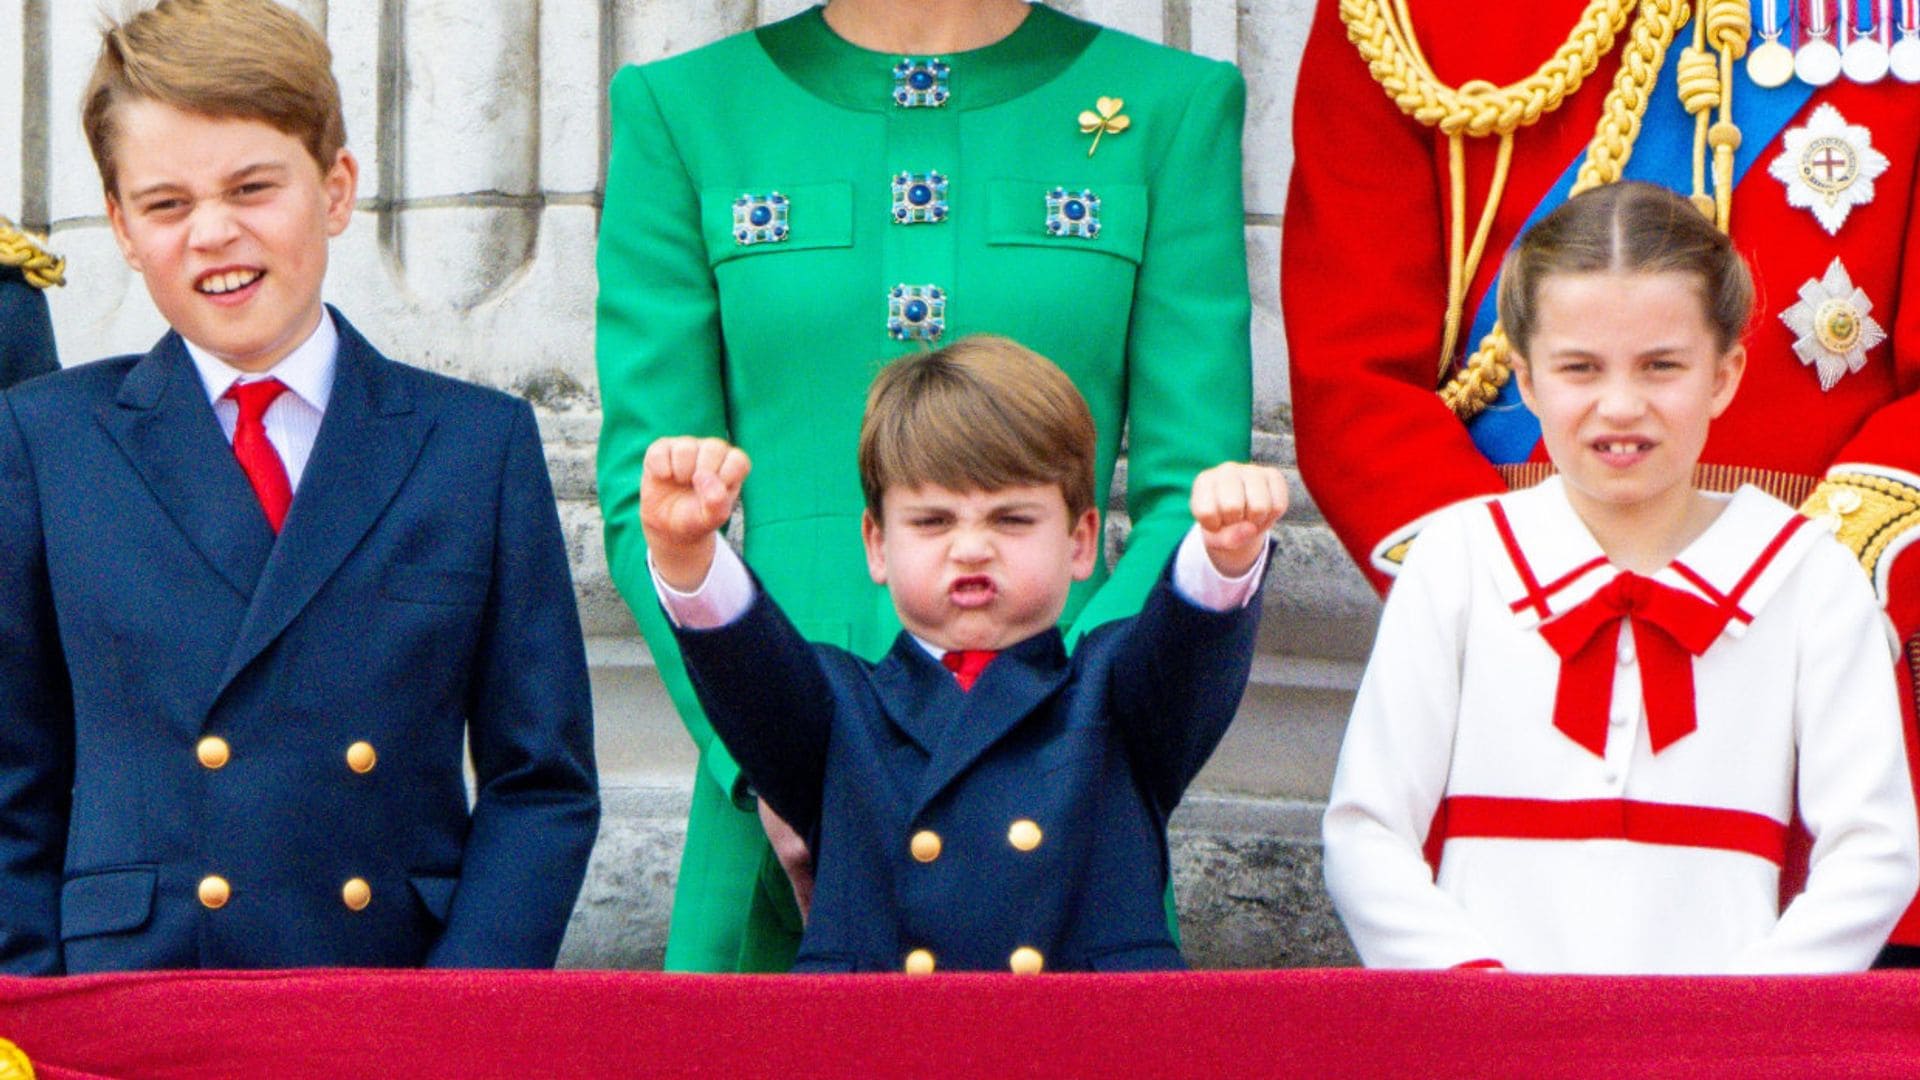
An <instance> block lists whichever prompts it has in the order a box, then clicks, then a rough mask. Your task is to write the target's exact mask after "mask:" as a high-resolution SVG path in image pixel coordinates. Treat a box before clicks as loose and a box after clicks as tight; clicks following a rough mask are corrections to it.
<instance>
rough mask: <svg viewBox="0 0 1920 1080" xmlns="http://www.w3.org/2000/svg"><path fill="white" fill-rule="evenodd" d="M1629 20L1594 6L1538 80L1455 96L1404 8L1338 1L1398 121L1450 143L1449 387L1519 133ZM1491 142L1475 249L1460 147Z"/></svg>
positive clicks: (1613, 3)
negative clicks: (1493, 152)
mask: <svg viewBox="0 0 1920 1080" xmlns="http://www.w3.org/2000/svg"><path fill="white" fill-rule="evenodd" d="M1389 2H1390V3H1391V6H1390V7H1389ZM1631 11H1632V5H1631V0H1590V2H1589V3H1588V5H1587V8H1586V10H1585V11H1584V12H1582V13H1581V16H1580V21H1579V23H1578V24H1576V25H1575V26H1574V29H1573V33H1572V34H1571V35H1569V36H1568V38H1567V40H1566V41H1565V42H1563V43H1562V44H1561V46H1560V48H1559V49H1557V50H1555V52H1554V54H1553V56H1552V57H1551V58H1549V59H1548V60H1547V62H1546V63H1544V64H1542V65H1540V67H1539V68H1538V69H1536V70H1535V71H1534V73H1533V74H1531V75H1529V76H1527V77H1526V78H1524V79H1521V80H1520V81H1519V82H1516V83H1513V84H1512V85H1510V86H1504V87H1503V86H1495V85H1494V84H1492V83H1490V82H1486V81H1485V80H1481V79H1474V80H1470V81H1468V82H1464V83H1461V84H1460V85H1459V86H1458V87H1452V86H1448V85H1446V84H1445V83H1443V82H1441V81H1440V80H1439V78H1438V77H1436V76H1435V75H1434V73H1433V69H1432V67H1431V66H1429V65H1428V63H1427V59H1426V56H1425V54H1423V53H1422V52H1421V50H1420V42H1419V39H1418V37H1416V36H1415V34H1414V32H1413V20H1412V18H1411V16H1410V15H1409V14H1408V11H1407V3H1406V0H1341V4H1340V18H1341V20H1342V21H1343V22H1344V23H1345V24H1346V28H1347V38H1348V40H1350V41H1352V42H1353V44H1354V47H1355V48H1356V49H1358V50H1359V52H1360V56H1361V59H1363V60H1365V61H1366V62H1367V70H1368V71H1369V72H1370V73H1371V74H1372V75H1373V77H1374V79H1375V80H1376V81H1378V82H1379V83H1380V85H1381V86H1383V87H1385V88H1386V91H1387V94H1388V96H1389V97H1391V98H1393V101H1394V103H1395V104H1396V105H1398V106H1399V107H1400V110H1401V111H1402V112H1404V113H1406V114H1407V115H1408V116H1411V117H1413V118H1414V119H1416V120H1418V121H1419V122H1420V123H1422V124H1425V125H1427V126H1429V127H1436V128H1438V129H1440V131H1441V132H1442V133H1444V134H1445V135H1446V136H1447V144H1448V147H1447V153H1448V184H1449V187H1448V197H1447V209H1448V223H1447V224H1448V227H1447V314H1446V329H1445V333H1444V334H1443V337H1442V341H1441V348H1440V361H1439V368H1438V371H1439V376H1440V377H1442V378H1444V377H1445V375H1446V372H1447V369H1448V368H1449V367H1451V366H1452V363H1453V350H1454V346H1455V345H1456V344H1457V343H1458V342H1459V340H1460V322H1461V313H1462V310H1463V308H1464V306H1465V303H1466V292H1467V288H1468V287H1469V286H1470V285H1471V284H1472V282H1473V277H1474V274H1475V273H1476V272H1477V271H1478V270H1479V268H1480V259H1481V256H1482V255H1483V254H1484V253H1485V252H1486V243H1487V236H1488V235H1489V234H1490V233H1491V232H1492V230H1493V218H1494V212H1495V211H1496V210H1497V209H1498V208H1499V205H1500V197H1501V195H1502V194H1504V193H1505V191H1506V183H1507V166H1508V162H1509V161H1511V160H1512V156H1513V133H1514V131H1515V130H1517V129H1519V128H1521V127H1524V126H1526V125H1529V124H1533V123H1535V122H1537V121H1538V120H1539V119H1540V118H1541V117H1542V116H1545V115H1546V114H1547V113H1550V112H1552V111H1553V110H1555V109H1557V108H1559V107H1560V105H1561V103H1562V102H1564V101H1565V100H1566V99H1567V96H1568V95H1570V94H1572V93H1573V92H1574V91H1576V90H1578V89H1579V88H1580V84H1581V83H1582V82H1584V81H1585V80H1586V77H1587V76H1588V75H1591V74H1593V70H1594V68H1596V67H1598V66H1599V64H1600V58H1601V57H1602V56H1605V55H1606V53H1607V51H1608V50H1610V49H1612V48H1613V42H1614V39H1615V38H1616V37H1618V36H1619V33H1620V29H1621V28H1622V27H1623V26H1625V25H1626V22H1627V17H1628V15H1629V14H1630V13H1631ZM1487 135H1497V136H1499V137H1500V150H1499V154H1498V156H1497V158H1496V159H1495V163H1494V172H1493V179H1492V181H1491V183H1489V184H1488V190H1487V196H1486V198H1485V199H1484V200H1482V202H1481V210H1480V219H1479V221H1478V223H1477V224H1476V225H1475V226H1474V230H1473V242H1472V244H1471V246H1469V245H1468V244H1467V242H1466V240H1465V237H1466V233H1467V209H1466V190H1465V189H1466V152H1465V145H1464V140H1465V139H1466V138H1467V137H1469V136H1471V137H1475V138H1479V137H1484V136H1487Z"/></svg>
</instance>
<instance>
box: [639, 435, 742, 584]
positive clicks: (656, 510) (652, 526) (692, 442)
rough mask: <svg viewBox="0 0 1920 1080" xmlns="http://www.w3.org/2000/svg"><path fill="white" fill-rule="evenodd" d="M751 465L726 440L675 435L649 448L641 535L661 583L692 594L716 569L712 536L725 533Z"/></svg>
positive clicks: (643, 479)
mask: <svg viewBox="0 0 1920 1080" xmlns="http://www.w3.org/2000/svg"><path fill="white" fill-rule="evenodd" d="M752 469H753V463H752V462H751V461H749V460H747V453H746V451H744V450H742V449H740V448H739V447H737V446H733V445H731V444H729V443H728V442H727V441H726V440H725V439H697V438H694V437H693V436H691V435H675V436H669V437H667V438H662V439H656V440H654V443H653V445H652V446H649V447H647V457H646V461H645V462H644V463H643V464H642V465H641V468H640V531H641V532H642V533H643V534H645V536H646V538H647V550H648V551H649V552H651V553H652V555H653V566H654V569H655V570H657V571H659V573H660V578H661V580H663V581H665V582H666V583H667V584H668V585H669V586H671V587H672V588H674V589H677V590H679V591H681V592H691V591H692V590H694V589H697V588H699V587H700V583H701V582H702V581H705V580H706V577H707V570H708V569H709V568H710V567H711V566H712V565H713V545H714V543H715V540H714V534H715V533H718V532H719V531H720V530H721V529H724V528H726V525H727V518H728V517H730V516H731V515H732V514H733V503H734V500H735V499H738V498H739V497H740V485H741V484H742V483H744V482H746V479H747V473H749V472H750V471H752Z"/></svg>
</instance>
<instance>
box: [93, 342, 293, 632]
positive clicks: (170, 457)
mask: <svg viewBox="0 0 1920 1080" xmlns="http://www.w3.org/2000/svg"><path fill="white" fill-rule="evenodd" d="M97 415H98V417H99V420H100V424H101V426H102V427H104V428H105V429H106V431H107V434H108V435H109V436H111V437H112V438H113V440H114V441H115V442H116V443H118V444H119V446H120V449H121V452H122V453H124V454H126V456H127V460H128V461H130V462H131V463H132V464H133V467H134V469H135V470H136V471H137V472H138V473H139V474H140V478H141V479H142V480H144V481H145V482H146V485H147V488H148V490H150V491H151V492H152V493H153V497H154V498H155V499H156V500H158V501H159V503H160V505H161V506H162V507H164V508H165V510H166V512H167V516H168V517H170V518H172V519H173V523H174V527H175V528H178V529H179V530H180V531H181V532H182V533H183V534H185V535H186V537H187V539H188V540H189V541H191V542H192V544H193V546H194V547H195V548H196V549H198V550H199V552H200V554H201V556H202V557H203V558H205V559H206V560H207V563H208V565H210V566H212V567H213V569H214V570H215V571H216V572H218V573H219V575H220V576H221V577H222V578H223V579H225V581H226V582H227V584H228V585H231V586H232V587H233V590H234V592H236V593H239V594H240V597H241V598H242V599H249V598H251V597H252V596H253V595H254V588H255V586H256V584H257V583H258V582H259V580H260V573H261V570H262V568H263V567H264V566H265V565H266V562H267V557H268V553H269V552H270V551H272V550H273V541H274V538H273V529H272V527H271V526H269V525H268V524H267V518H266V515H265V514H264V513H262V512H261V510H260V502H259V499H258V498H257V497H256V496H255V495H254V493H253V488H252V487H250V486H248V484H247V478H246V474H245V473H243V472H241V471H240V463H239V462H238V461H236V460H234V456H233V447H232V446H231V445H230V444H229V443H228V442H227V439H226V436H225V435H224V434H222V433H221V431H220V421H219V420H218V419H217V418H216V417H215V416H214V415H213V406H212V405H211V404H209V403H208V401H207V391H206V386H205V385H204V384H203V383H201V381H200V379H199V376H198V375H197V374H196V373H195V372H194V370H193V361H192V359H191V358H190V357H188V356H187V350H186V346H185V345H184V344H183V343H182V342H181V340H180V335H178V334H175V333H171V332H169V333H168V334H167V336H166V337H163V338H161V339H160V343H159V344H157V345H155V346H154V347H153V351H152V352H149V353H148V354H147V355H146V356H145V357H144V358H143V359H141V360H140V361H139V362H138V363H136V364H135V365H134V366H133V368H132V369H131V370H129V371H128V372H127V376H126V378H125V379H124V380H122V381H121V384H120V393H119V394H118V395H116V397H115V398H114V400H113V401H111V402H106V403H102V404H101V405H100V406H99V408H98V410H97Z"/></svg>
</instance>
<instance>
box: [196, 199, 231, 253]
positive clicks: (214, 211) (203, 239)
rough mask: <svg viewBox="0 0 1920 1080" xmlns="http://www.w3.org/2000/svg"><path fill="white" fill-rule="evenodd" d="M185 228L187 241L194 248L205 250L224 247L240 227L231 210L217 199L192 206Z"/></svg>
mask: <svg viewBox="0 0 1920 1080" xmlns="http://www.w3.org/2000/svg"><path fill="white" fill-rule="evenodd" d="M187 230H188V231H187V242H188V243H189V244H191V245H193V247H195V248H196V249H200V250H207V249H213V248H220V247H224V246H225V245H226V244H228V243H229V242H231V241H232V240H233V238H234V237H235V236H236V235H238V233H239V231H240V228H239V224H238V223H237V222H236V221H235V220H234V217H233V213H232V211H230V210H229V209H227V208H226V207H224V206H221V205H220V204H219V202H218V201H217V200H209V201H208V202H205V203H202V204H200V205H199V206H196V207H194V209H193V214H192V216H191V217H189V218H188V224H187Z"/></svg>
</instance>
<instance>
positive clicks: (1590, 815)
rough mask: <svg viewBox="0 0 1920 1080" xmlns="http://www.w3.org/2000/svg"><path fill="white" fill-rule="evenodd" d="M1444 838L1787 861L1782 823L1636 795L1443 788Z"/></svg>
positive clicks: (1743, 813)
mask: <svg viewBox="0 0 1920 1080" xmlns="http://www.w3.org/2000/svg"><path fill="white" fill-rule="evenodd" d="M1442 813H1444V814H1445V817H1446V823H1447V835H1446V839H1447V840H1449V841H1452V840H1459V839H1463V838H1467V837H1480V838H1486V839H1493V838H1498V839H1506V840H1628V841H1632V842H1633V843H1637V844H1662V845H1669V846H1673V847H1695V848H1712V849H1715V850H1719V851H1736V852H1741V853H1743V854H1747V855H1754V856H1757V857H1759V858H1762V859H1765V860H1767V861H1768V862H1770V863H1773V864H1774V865H1775V866H1780V865H1783V864H1784V863H1785V862H1786V850H1787V827H1786V826H1785V825H1783V824H1781V823H1780V822H1778V821H1775V820H1773V819H1772V818H1770V817H1768V816H1766V815H1765V814H1756V813H1752V812H1751V811H1747V810H1727V809H1724V808H1721V807H1714V806H1681V805H1676V804H1674V803H1656V802H1640V801H1637V800H1634V799H1574V800H1558V799H1507V798H1500V797H1497V796H1492V795H1452V796H1448V798H1447V799H1446V800H1445V804H1444V806H1443V808H1442Z"/></svg>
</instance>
